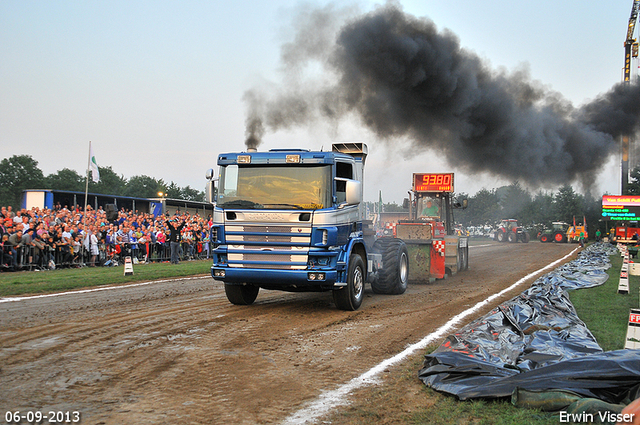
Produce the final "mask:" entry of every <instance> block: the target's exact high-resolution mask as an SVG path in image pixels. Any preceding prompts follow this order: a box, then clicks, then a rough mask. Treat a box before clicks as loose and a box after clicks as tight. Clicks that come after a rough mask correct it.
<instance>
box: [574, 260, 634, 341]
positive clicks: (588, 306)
mask: <svg viewBox="0 0 640 425" xmlns="http://www.w3.org/2000/svg"><path fill="white" fill-rule="evenodd" d="M610 260H611V268H610V269H609V270H607V273H608V274H609V279H607V281H606V282H605V283H604V285H601V286H597V287H595V288H587V289H578V290H575V291H570V292H569V298H570V299H571V303H572V304H573V306H574V307H575V309H576V312H577V313H578V317H580V319H582V321H583V322H585V323H586V325H587V327H588V328H589V330H590V331H591V333H593V335H594V336H595V337H596V340H597V341H598V344H600V347H602V349H603V350H604V351H612V350H620V349H622V348H624V344H625V340H626V337H627V327H628V324H629V309H631V308H638V306H639V305H638V303H639V302H640V301H639V295H638V293H639V289H640V277H639V276H632V275H629V293H628V294H618V284H619V283H620V269H621V267H622V258H621V257H620V256H619V255H612V256H611V257H610Z"/></svg>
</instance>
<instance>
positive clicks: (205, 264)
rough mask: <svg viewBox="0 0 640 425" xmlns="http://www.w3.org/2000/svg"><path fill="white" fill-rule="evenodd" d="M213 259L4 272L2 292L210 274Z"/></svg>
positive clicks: (21, 292) (0, 280)
mask: <svg viewBox="0 0 640 425" xmlns="http://www.w3.org/2000/svg"><path fill="white" fill-rule="evenodd" d="M210 269H211V260H194V261H182V262H180V263H179V264H171V263H149V264H142V263H140V264H134V265H133V275H129V276H125V275H124V266H118V267H81V268H68V269H56V270H47V271H21V272H3V273H0V296H12V295H27V294H46V293H52V292H61V291H68V290H73V289H80V288H90V287H95V286H104V285H118V284H123V283H130V282H146V281H150V280H159V279H171V278H178V277H186V276H198V275H209V274H210Z"/></svg>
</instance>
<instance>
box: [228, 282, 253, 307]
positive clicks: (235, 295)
mask: <svg viewBox="0 0 640 425" xmlns="http://www.w3.org/2000/svg"><path fill="white" fill-rule="evenodd" d="M259 291H260V287H259V286H253V285H229V284H228V283H225V285H224V292H225V293H226V294H227V299H228V300H229V302H230V303H231V304H236V305H250V304H253V302H254V301H255V300H256V298H258V292H259Z"/></svg>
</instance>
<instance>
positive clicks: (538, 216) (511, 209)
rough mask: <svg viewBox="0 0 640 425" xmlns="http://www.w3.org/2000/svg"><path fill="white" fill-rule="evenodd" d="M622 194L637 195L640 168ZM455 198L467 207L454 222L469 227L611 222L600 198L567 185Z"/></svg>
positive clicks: (391, 206) (390, 207) (591, 226)
mask: <svg viewBox="0 0 640 425" xmlns="http://www.w3.org/2000/svg"><path fill="white" fill-rule="evenodd" d="M625 195H640V167H639V168H635V169H634V170H633V171H632V172H631V174H630V179H629V185H628V188H627V193H626V194H625ZM456 198H457V200H458V201H460V202H462V201H463V200H464V199H467V200H468V207H467V208H466V209H457V210H455V212H454V217H455V221H456V223H460V224H462V225H464V226H466V227H469V226H484V225H490V226H494V225H495V224H496V223H499V222H500V221H501V220H502V219H507V218H509V219H511V218H515V219H517V220H518V222H519V224H520V225H522V226H524V227H526V228H528V229H529V230H530V231H531V232H532V236H534V237H535V235H536V234H537V232H538V231H540V230H542V229H543V228H544V227H550V226H551V223H552V222H554V221H564V222H566V223H569V224H573V220H574V218H575V221H576V223H582V221H583V220H584V219H586V222H587V228H588V230H589V231H590V232H594V233H595V230H596V229H597V228H600V230H601V231H603V232H604V231H606V230H608V228H610V227H611V226H612V225H613V223H611V222H604V221H603V220H602V197H601V196H600V197H593V196H591V195H582V194H580V193H578V192H576V191H574V190H573V187H572V186H570V185H568V184H567V185H564V186H562V187H560V188H559V189H558V190H557V191H556V192H546V191H539V192H536V193H531V192H530V191H528V190H527V189H525V188H523V187H522V185H521V184H520V183H519V182H517V181H516V182H513V183H512V184H511V185H509V186H502V187H499V188H496V189H482V190H480V191H479V192H477V193H476V194H475V195H473V196H469V195H468V194H466V193H460V194H456ZM374 204H377V203H373V202H371V203H369V208H370V211H377V208H378V206H377V205H374ZM383 211H385V212H403V211H408V210H406V209H403V207H402V205H398V204H396V203H394V202H391V203H384V204H383Z"/></svg>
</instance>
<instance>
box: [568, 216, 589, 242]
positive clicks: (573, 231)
mask: <svg viewBox="0 0 640 425" xmlns="http://www.w3.org/2000/svg"><path fill="white" fill-rule="evenodd" d="M580 235H582V237H583V238H584V239H587V238H588V237H589V234H588V233H587V226H586V221H583V222H582V224H578V225H576V220H575V218H574V220H573V226H571V227H569V229H568V230H567V240H568V241H569V242H580Z"/></svg>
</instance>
